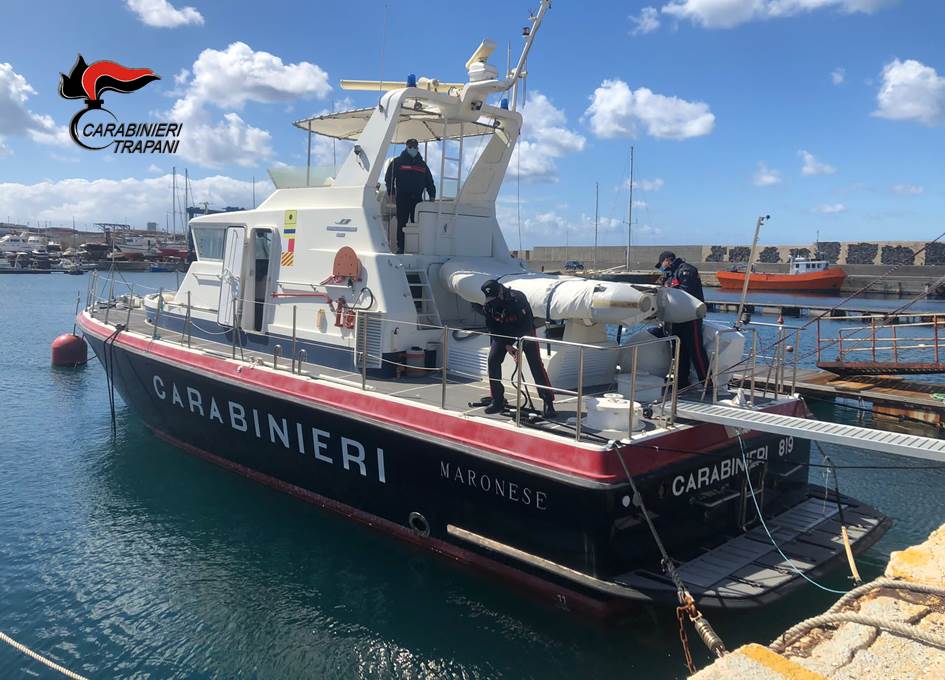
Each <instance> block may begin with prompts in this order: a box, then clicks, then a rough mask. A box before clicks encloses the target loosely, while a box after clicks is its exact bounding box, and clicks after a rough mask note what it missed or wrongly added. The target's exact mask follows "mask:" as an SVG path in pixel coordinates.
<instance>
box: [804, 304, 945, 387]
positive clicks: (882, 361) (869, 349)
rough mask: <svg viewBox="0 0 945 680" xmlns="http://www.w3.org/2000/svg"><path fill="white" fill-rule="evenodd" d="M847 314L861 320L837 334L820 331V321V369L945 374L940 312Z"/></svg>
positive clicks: (842, 372) (944, 324)
mask: <svg viewBox="0 0 945 680" xmlns="http://www.w3.org/2000/svg"><path fill="white" fill-rule="evenodd" d="M906 316H907V317H908V318H909V319H914V321H912V322H911V323H900V321H901V319H900V318H899V315H889V316H885V315H860V316H855V317H850V316H848V317H845V318H844V322H847V321H854V322H858V323H857V325H855V326H853V327H847V328H841V329H840V330H839V331H837V334H836V336H834V337H824V335H822V334H821V326H820V322H821V320H820V319H818V320H817V368H820V369H823V370H825V371H830V372H831V373H835V374H837V375H844V376H846V375H903V374H911V375H921V374H926V373H945V338H943V337H941V336H942V333H941V332H940V330H939V328H940V327H945V316H942V315H941V314H916V313H914V312H909V313H908V314H907V315H906Z"/></svg>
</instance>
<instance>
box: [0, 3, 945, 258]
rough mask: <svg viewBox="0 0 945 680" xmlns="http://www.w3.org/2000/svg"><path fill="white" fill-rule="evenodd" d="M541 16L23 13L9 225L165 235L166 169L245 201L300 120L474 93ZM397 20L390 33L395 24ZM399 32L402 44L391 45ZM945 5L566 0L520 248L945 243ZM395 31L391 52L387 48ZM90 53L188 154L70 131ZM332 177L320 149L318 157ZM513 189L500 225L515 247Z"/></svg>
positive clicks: (173, 9) (361, 6)
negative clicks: (135, 79)
mask: <svg viewBox="0 0 945 680" xmlns="http://www.w3.org/2000/svg"><path fill="white" fill-rule="evenodd" d="M534 7H535V5H534V3H531V2H523V1H519V0H504V1H501V2H498V1H496V2H488V1H482V2H478V3H437V4H435V5H431V4H429V3H426V2H413V1H411V0H404V1H403V2H400V3H385V2H380V1H373V2H368V1H358V0H352V1H349V2H344V3H312V2H286V1H282V0H271V1H270V2H268V3H265V4H264V5H260V4H259V3H258V2H252V3H250V2H244V1H242V0H235V1H232V2H226V3H222V2H204V1H202V0H189V2H182V1H179V0H174V1H173V2H172V3H168V2H167V1H166V0H91V2H88V3H84V4H81V3H74V2H70V3H66V2H46V3H36V2H24V1H21V0H11V2H8V3H7V6H6V7H5V17H4V19H5V20H4V22H3V23H2V25H0V45H2V46H3V47H2V48H0V220H6V219H7V218H8V217H9V218H16V219H18V220H20V221H25V220H27V219H28V220H30V221H31V223H33V224H35V223H36V221H37V220H43V221H46V220H48V221H49V222H50V223H53V224H61V223H71V218H72V217H73V216H75V217H76V219H77V221H78V222H79V223H80V224H87V223H91V222H94V221H125V220H128V221H130V222H132V223H134V224H137V225H143V223H144V222H145V221H147V220H154V221H158V222H159V223H163V222H165V221H166V220H168V219H169V218H168V211H169V210H170V189H169V181H170V179H169V172H170V168H171V166H174V165H176V166H177V168H178V171H179V172H182V169H183V168H184V167H186V168H188V169H189V172H190V175H191V178H192V179H193V188H194V193H195V195H196V199H197V201H208V202H209V203H210V204H211V205H212V206H213V205H227V204H228V205H246V204H249V203H251V200H252V185H251V178H252V177H253V176H255V177H256V179H257V194H258V195H259V196H262V195H264V194H265V193H266V191H268V190H269V189H270V187H269V185H268V183H267V182H266V180H265V177H266V168H267V167H270V166H272V165H274V164H277V163H287V164H289V165H294V164H300V163H304V160H305V156H304V154H305V138H304V135H303V134H302V133H301V132H300V131H298V130H296V129H295V128H293V127H292V126H291V121H292V120H295V119H297V118H300V117H303V116H305V115H308V114H310V113H314V112H318V111H322V110H324V109H327V108H328V107H329V106H330V102H331V101H333V100H334V101H335V102H342V103H344V104H348V103H350V104H351V105H354V106H367V105H371V104H372V103H373V102H374V100H375V99H376V97H375V96H374V95H369V94H363V93H346V92H343V91H341V90H340V89H339V87H338V81H339V80H340V79H341V78H364V79H374V78H378V77H379V76H381V75H383V77H385V78H388V79H402V78H404V77H405V76H406V74H407V73H416V74H417V75H429V76H431V77H437V78H439V79H441V80H457V81H463V80H465V73H464V71H463V64H464V62H465V60H466V59H467V58H468V56H469V54H470V53H471V52H472V50H473V49H474V48H475V47H476V45H478V43H479V41H480V40H481V39H482V38H485V37H490V38H492V39H493V40H494V41H495V42H496V43H497V44H499V45H500V46H502V47H500V49H499V50H498V51H497V54H496V55H495V56H494V57H493V60H492V61H493V62H494V63H496V64H497V65H499V66H500V68H502V67H504V64H505V49H504V46H505V45H506V44H507V43H508V42H509V41H511V43H512V45H513V51H517V49H518V47H519V46H520V45H521V38H520V37H519V32H520V29H521V27H522V26H523V25H524V24H525V19H526V17H527V14H528V11H529V9H532V8H534ZM385 17H386V18H385ZM385 25H386V31H385ZM943 26H945V3H942V2H940V1H938V0H898V1H897V0H662V1H659V0H649V1H648V2H594V3H587V2H575V1H574V0H555V2H554V3H553V6H552V8H551V10H550V11H549V13H548V15H547V18H546V21H545V23H544V24H543V26H542V28H541V31H540V34H539V36H538V38H537V41H536V45H535V48H534V50H533V53H532V56H531V58H530V60H529V73H530V76H529V78H528V93H529V99H528V105H527V106H526V108H525V118H526V130H525V140H526V142H527V143H525V144H524V145H522V158H521V167H522V171H523V173H522V177H521V178H520V180H519V181H520V186H519V187H518V189H519V191H520V194H521V206H520V208H521V217H522V221H523V223H524V224H523V232H524V239H525V245H526V246H529V245H535V244H557V243H560V244H563V243H564V242H565V240H568V241H569V242H571V243H591V242H592V240H593V227H592V222H591V220H592V217H593V214H594V183H595V181H597V182H599V183H600V197H601V198H600V209H601V215H602V218H603V224H602V228H601V242H602V243H624V242H625V238H626V236H625V234H626V226H625V220H626V205H627V193H626V173H627V171H628V160H627V156H628V149H629V146H630V144H634V145H635V148H636V177H637V179H638V180H639V182H638V184H637V187H636V189H635V195H634V198H635V200H636V201H638V202H639V205H637V206H636V207H635V209H634V233H635V234H636V235H635V238H634V240H635V242H639V243H673V244H679V243H703V242H711V243H733V242H746V241H748V240H749V239H750V237H751V229H752V226H753V224H754V219H755V217H756V216H757V215H758V214H760V213H770V214H771V215H772V220H771V222H770V223H769V225H768V226H767V227H766V231H765V233H764V234H763V239H764V240H765V241H766V242H768V243H806V242H810V241H812V240H814V238H815V235H816V233H817V231H818V230H819V231H820V236H821V238H822V239H831V240H834V239H836V240H857V239H890V240H891V239H903V240H923V239H930V238H934V237H936V236H938V234H939V233H940V232H941V231H943V230H945V220H942V219H941V217H942V216H943V215H945V158H943V152H945V41H943V40H942V27H943ZM385 34H386V39H385ZM77 53H82V54H83V55H84V56H85V58H86V60H87V61H89V62H92V61H96V60H100V59H111V60H114V61H118V62H119V63H121V64H123V65H125V66H129V67H148V68H151V69H153V70H154V71H156V72H157V73H158V74H159V75H160V76H161V78H162V79H161V80H160V81H158V82H155V83H152V84H150V85H148V86H146V87H145V88H143V89H142V90H140V91H139V92H136V93H133V94H128V95H122V94H117V93H111V95H110V96H109V99H108V106H109V107H110V108H111V109H112V110H113V111H114V112H115V113H116V114H117V115H119V117H120V118H121V119H123V120H153V119H158V118H162V117H164V118H170V119H184V120H185V131H187V133H188V135H190V136H189V137H185V139H184V140H183V141H182V147H183V146H186V148H182V150H181V153H179V154H178V155H177V156H152V157H147V156H138V155H131V156H115V155H112V154H106V153H104V152H99V153H92V152H87V151H84V150H81V149H78V148H76V147H75V145H74V144H73V143H72V142H71V140H69V139H68V138H67V137H66V136H65V135H64V133H63V130H64V126H65V125H66V124H67V123H68V121H69V119H70V118H71V116H72V114H73V113H74V112H75V111H76V109H77V106H76V102H75V101H67V100H64V99H61V98H60V97H59V96H58V94H57V87H58V78H59V72H60V71H67V70H68V69H69V68H70V67H71V66H72V63H73V61H74V60H75V56H76V54H77ZM317 151H318V152H319V157H320V158H322V159H323V160H324V159H325V153H326V147H324V146H322V147H319V148H318V149H317ZM516 188H517V187H516V179H515V178H514V177H510V178H509V179H508V180H507V182H506V189H505V191H504V192H503V196H502V197H501V198H500V202H499V206H498V212H499V216H500V221H501V222H502V225H503V228H504V229H505V231H506V233H507V235H508V236H509V242H510V245H512V246H513V247H515V246H517V245H518V223H517V220H518V210H517V209H516V205H515V195H516Z"/></svg>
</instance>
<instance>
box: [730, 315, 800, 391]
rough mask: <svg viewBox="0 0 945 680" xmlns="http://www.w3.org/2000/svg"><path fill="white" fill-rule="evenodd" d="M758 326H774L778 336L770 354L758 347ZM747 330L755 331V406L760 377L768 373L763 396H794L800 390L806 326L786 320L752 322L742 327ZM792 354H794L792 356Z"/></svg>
mask: <svg viewBox="0 0 945 680" xmlns="http://www.w3.org/2000/svg"><path fill="white" fill-rule="evenodd" d="M758 329H773V330H774V338H773V340H772V341H771V342H770V343H768V346H769V347H770V352H771V353H770V354H763V353H761V352H760V351H759V349H758V344H759V338H758ZM739 330H740V331H741V332H743V333H750V334H751V345H750V350H749V355H748V361H749V362H750V364H751V371H750V374H749V375H750V380H751V386H750V390H749V400H750V403H751V404H752V405H754V398H755V391H756V386H757V376H758V375H762V373H763V376H764V380H763V381H762V387H761V396H762V398H764V397H767V396H768V392H769V391H771V392H773V396H774V397H777V396H778V395H788V396H790V395H793V394H795V393H796V392H797V370H798V361H799V359H800V353H801V352H800V343H801V331H803V330H804V329H803V327H802V326H792V325H790V324H784V323H767V322H763V321H751V322H750V323H749V324H745V325H743V326H741V327H740V328H739ZM788 355H790V357H789V356H788Z"/></svg>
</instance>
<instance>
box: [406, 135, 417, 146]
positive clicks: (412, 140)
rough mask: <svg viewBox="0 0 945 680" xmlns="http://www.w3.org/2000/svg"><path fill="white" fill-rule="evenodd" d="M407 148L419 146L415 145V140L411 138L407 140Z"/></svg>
mask: <svg viewBox="0 0 945 680" xmlns="http://www.w3.org/2000/svg"><path fill="white" fill-rule="evenodd" d="M407 146H412V147H417V146H420V145H419V144H417V140H416V139H414V138H413V137H411V138H410V139H408V140H407Z"/></svg>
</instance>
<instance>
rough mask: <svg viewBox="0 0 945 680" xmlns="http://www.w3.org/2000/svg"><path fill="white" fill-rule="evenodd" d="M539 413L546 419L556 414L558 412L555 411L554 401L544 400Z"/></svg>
mask: <svg viewBox="0 0 945 680" xmlns="http://www.w3.org/2000/svg"><path fill="white" fill-rule="evenodd" d="M541 414H542V415H543V416H544V417H545V418H546V419H548V420H551V419H552V418H554V417H555V416H557V415H558V412H557V411H555V405H554V402H551V401H546V402H545V406H544V408H543V409H542V410H541Z"/></svg>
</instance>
